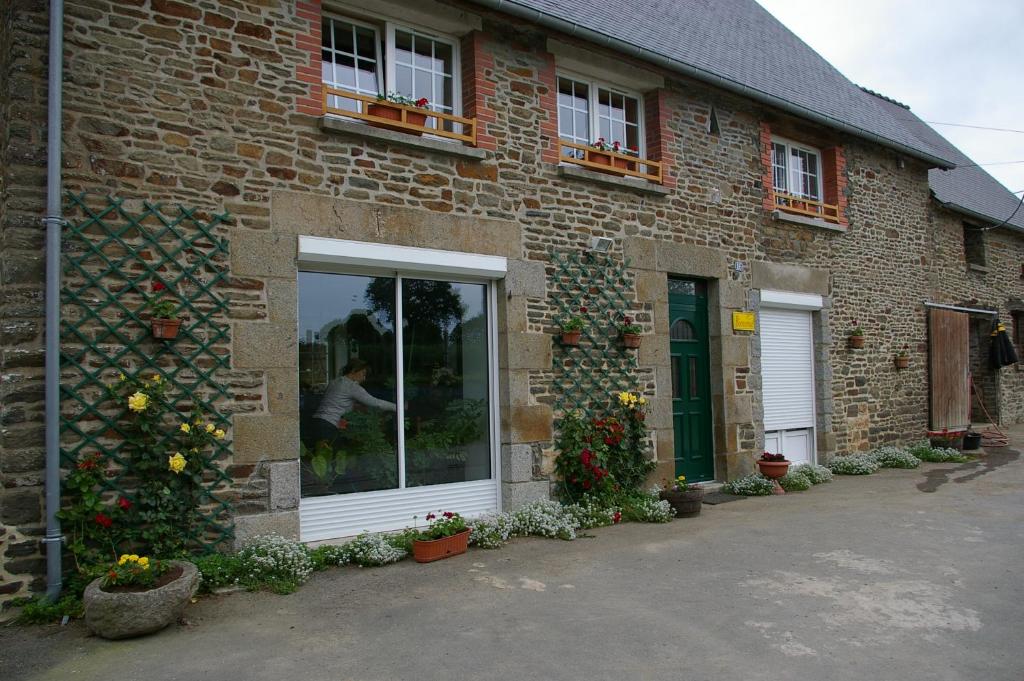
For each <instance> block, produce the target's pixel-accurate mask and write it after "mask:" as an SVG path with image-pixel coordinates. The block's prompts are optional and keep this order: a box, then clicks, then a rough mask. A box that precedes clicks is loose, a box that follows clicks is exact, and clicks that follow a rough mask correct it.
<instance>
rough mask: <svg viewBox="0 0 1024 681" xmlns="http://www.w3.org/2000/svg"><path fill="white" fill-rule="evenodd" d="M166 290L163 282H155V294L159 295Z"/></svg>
mask: <svg viewBox="0 0 1024 681" xmlns="http://www.w3.org/2000/svg"><path fill="white" fill-rule="evenodd" d="M166 289H167V287H166V286H164V284H163V282H161V281H154V282H153V293H158V292H160V291H165V290H166Z"/></svg>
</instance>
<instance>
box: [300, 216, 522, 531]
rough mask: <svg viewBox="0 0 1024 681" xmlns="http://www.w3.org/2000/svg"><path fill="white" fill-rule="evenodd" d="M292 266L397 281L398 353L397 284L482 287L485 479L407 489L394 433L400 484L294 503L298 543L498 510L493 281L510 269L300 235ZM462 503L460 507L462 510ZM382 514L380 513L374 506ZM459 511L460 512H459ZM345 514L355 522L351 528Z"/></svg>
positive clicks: (503, 263)
mask: <svg viewBox="0 0 1024 681" xmlns="http://www.w3.org/2000/svg"><path fill="white" fill-rule="evenodd" d="M298 269H299V270H300V271H303V272H325V273H335V274H352V275H377V276H385V277H393V278H394V279H395V292H396V305H395V319H396V324H395V348H396V352H401V351H402V350H401V349H402V347H403V342H402V324H401V323H400V322H398V321H397V320H400V319H402V296H401V293H400V292H401V290H402V287H401V282H402V280H403V279H413V278H415V279H441V280H444V281H457V282H465V283H477V284H484V285H486V287H487V294H486V295H487V298H486V301H487V302H486V304H487V315H488V323H487V347H488V351H487V362H488V369H487V376H488V382H489V385H488V400H489V405H488V407H489V409H488V423H489V426H490V438H489V443H488V444H489V446H490V452H491V475H490V477H489V478H486V479H483V480H469V481H466V482H454V483H445V484H439V485H419V486H416V487H407V486H406V485H405V451H404V450H405V429H404V428H399V429H398V433H397V436H398V447H399V450H398V451H399V454H400V456H399V458H398V465H399V486H398V487H395V488H392V489H385V490H376V491H372V492H353V493H349V494H335V495H327V496H322V497H301V498H300V499H299V536H300V539H301V540H302V541H320V540H325V539H337V538H340V537H347V536H353V535H355V534H358V533H359V532H363V531H369V532H383V531H390V530H400V529H402V528H404V527H408V526H410V525H411V524H412V523H413V522H414V519H413V516H414V515H416V514H421V515H420V517H422V513H423V512H424V511H428V510H430V509H433V508H438V507H445V508H449V509H451V510H454V511H459V512H461V513H463V515H466V516H468V517H472V516H476V515H482V514H486V513H493V512H495V511H497V510H500V509H501V445H500V442H501V418H500V412H499V408H500V403H499V395H498V363H499V357H498V319H497V317H498V297H497V289H498V281H499V280H501V279H503V278H504V277H505V275H506V272H507V271H508V261H507V259H506V258H504V257H501V256H491V255H480V254H474V253H462V252H458V251H443V250H438V249H431V248H415V247H411V246H393V245H388V244H372V243H366V242H361V241H348V240H343V239H330V238H324V237H314V236H302V235H300V236H299V244H298ZM402 368H403V364H402V362H401V361H399V362H398V363H397V365H396V369H397V371H396V377H395V383H396V385H395V388H396V396H395V405H396V411H397V414H396V420H397V423H399V424H401V423H403V422H404V412H405V396H404V390H405V386H404V380H403V379H404V377H403V375H402ZM463 504H464V505H465V506H463ZM378 507H379V508H382V509H385V510H386V513H383V514H382V515H381V516H377V515H376V514H375V513H374V509H375V508H378ZM460 508H462V510H460ZM349 517H356V518H361V520H358V521H354V522H356V523H358V524H357V525H354V524H353V521H351V520H349V519H348V518H349Z"/></svg>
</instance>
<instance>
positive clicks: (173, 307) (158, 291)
mask: <svg viewBox="0 0 1024 681" xmlns="http://www.w3.org/2000/svg"><path fill="white" fill-rule="evenodd" d="M152 288H153V294H154V295H153V296H152V297H151V298H149V300H147V301H146V305H147V306H148V307H149V309H150V322H149V323H150V328H151V329H152V331H153V338H159V339H160V340H173V339H175V338H177V337H178V331H179V329H180V328H181V320H180V319H178V309H179V308H178V304H177V303H175V302H174V301H173V300H169V299H168V298H167V296H168V295H170V293H169V291H168V290H167V286H166V285H164V283H163V282H161V281H154V282H153V287H152Z"/></svg>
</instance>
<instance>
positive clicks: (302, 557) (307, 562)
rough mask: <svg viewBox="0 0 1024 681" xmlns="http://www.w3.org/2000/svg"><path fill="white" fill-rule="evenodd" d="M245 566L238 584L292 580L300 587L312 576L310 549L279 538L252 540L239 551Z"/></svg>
mask: <svg viewBox="0 0 1024 681" xmlns="http://www.w3.org/2000/svg"><path fill="white" fill-rule="evenodd" d="M238 557H239V558H240V559H241V561H242V564H243V565H244V570H245V578H244V579H243V580H241V581H248V582H254V583H256V582H263V581H272V580H282V581H294V582H295V583H297V584H302V583H303V582H305V581H306V580H307V579H309V576H310V575H311V574H313V561H312V560H311V559H310V557H309V550H308V549H307V548H306V547H305V546H304V545H303V544H302V543H300V542H297V541H294V540H292V539H285V538H284V537H281V536H278V535H260V536H256V537H253V538H252V539H251V540H250V541H249V542H248V543H247V544H246V545H245V546H244V547H243V548H242V550H241V551H239V552H238Z"/></svg>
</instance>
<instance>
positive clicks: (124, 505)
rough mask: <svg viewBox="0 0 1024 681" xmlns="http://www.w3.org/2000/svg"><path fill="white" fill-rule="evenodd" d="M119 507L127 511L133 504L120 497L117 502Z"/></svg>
mask: <svg viewBox="0 0 1024 681" xmlns="http://www.w3.org/2000/svg"><path fill="white" fill-rule="evenodd" d="M117 505H118V506H120V507H121V509H122V510H125V511H127V510H128V509H129V508H131V507H132V502H130V501H128V500H127V499H125V498H124V497H119V498H118V500H117Z"/></svg>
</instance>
